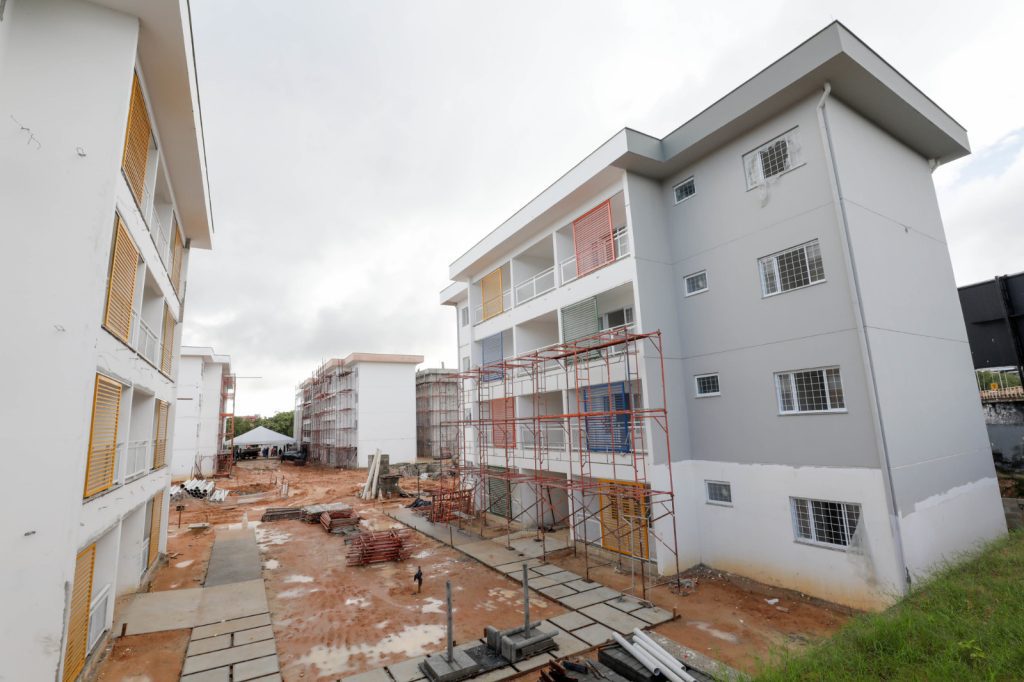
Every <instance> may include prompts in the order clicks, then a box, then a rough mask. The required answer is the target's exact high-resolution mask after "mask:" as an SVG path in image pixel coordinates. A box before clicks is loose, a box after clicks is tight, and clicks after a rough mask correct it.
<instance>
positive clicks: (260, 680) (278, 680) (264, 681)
mask: <svg viewBox="0 0 1024 682" xmlns="http://www.w3.org/2000/svg"><path fill="white" fill-rule="evenodd" d="M282 680H283V678H282V677H281V673H274V674H273V675H267V676H265V677H257V678H256V679H254V680H250V682H282Z"/></svg>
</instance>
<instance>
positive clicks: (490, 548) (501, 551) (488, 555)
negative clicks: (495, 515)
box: [459, 540, 522, 577]
mask: <svg viewBox="0 0 1024 682" xmlns="http://www.w3.org/2000/svg"><path fill="white" fill-rule="evenodd" d="M459 549H460V550H461V551H462V552H464V553H466V554H468V555H469V556H471V557H473V558H474V559H476V560H477V561H480V562H481V563H484V564H487V565H488V566H497V565H499V564H510V563H512V562H513V561H516V560H518V559H520V558H521V557H520V556H519V554H518V553H517V552H513V551H510V550H507V549H505V548H504V547H502V546H501V545H499V544H497V543H495V542H491V541H490V540H480V541H479V542H470V543H468V544H465V545H460V546H459ZM520 570H522V568H520ZM514 575H515V574H514V573H512V574H510V577H514Z"/></svg>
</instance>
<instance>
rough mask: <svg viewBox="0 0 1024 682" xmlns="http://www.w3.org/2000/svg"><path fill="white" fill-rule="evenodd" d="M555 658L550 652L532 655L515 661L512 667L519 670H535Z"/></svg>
mask: <svg viewBox="0 0 1024 682" xmlns="http://www.w3.org/2000/svg"><path fill="white" fill-rule="evenodd" d="M553 660H555V659H554V658H553V657H552V656H551V654H549V653H543V654H537V655H536V656H530V657H529V658H524V659H523V660H521V661H517V662H515V663H513V664H512V667H513V668H515V669H516V670H518V671H519V672H524V671H526V670H534V669H535V668H539V667H541V666H542V665H547V664H548V663H550V662H551V661H553Z"/></svg>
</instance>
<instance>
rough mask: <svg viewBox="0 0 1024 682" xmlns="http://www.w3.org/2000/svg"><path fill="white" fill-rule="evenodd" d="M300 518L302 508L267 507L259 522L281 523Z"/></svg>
mask: <svg viewBox="0 0 1024 682" xmlns="http://www.w3.org/2000/svg"><path fill="white" fill-rule="evenodd" d="M301 516H302V507H267V510H266V511H265V512H263V516H262V517H261V518H260V521H283V520H285V519H297V518H299V517H301Z"/></svg>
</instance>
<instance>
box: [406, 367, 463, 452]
mask: <svg viewBox="0 0 1024 682" xmlns="http://www.w3.org/2000/svg"><path fill="white" fill-rule="evenodd" d="M460 385H461V381H460V379H459V374H458V372H456V371H455V370H452V369H444V368H442V369H421V370H420V371H418V372H416V454H417V455H418V456H419V457H429V458H432V459H449V458H450V457H451V456H452V447H451V446H452V444H453V443H454V442H455V439H454V437H453V436H454V433H453V432H454V430H455V428H456V427H454V426H452V425H451V424H452V422H455V421H457V420H458V419H459V388H460Z"/></svg>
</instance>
